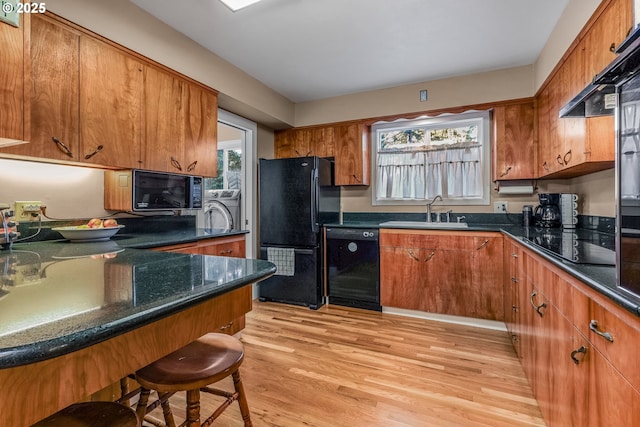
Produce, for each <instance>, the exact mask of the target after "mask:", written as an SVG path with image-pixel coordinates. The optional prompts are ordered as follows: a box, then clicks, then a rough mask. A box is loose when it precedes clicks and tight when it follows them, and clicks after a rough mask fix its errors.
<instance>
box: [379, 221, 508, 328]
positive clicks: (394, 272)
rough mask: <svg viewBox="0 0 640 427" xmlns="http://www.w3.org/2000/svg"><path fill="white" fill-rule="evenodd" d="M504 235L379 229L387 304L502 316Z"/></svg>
mask: <svg viewBox="0 0 640 427" xmlns="http://www.w3.org/2000/svg"><path fill="white" fill-rule="evenodd" d="M502 258H503V256H502V235H501V234H500V233H490V232H459V233H458V232H451V231H444V232H443V231H425V230H398V229H381V230H380V300H381V304H382V305H383V306H386V307H397V308H404V309H410V310H421V311H427V312H432V313H438V314H449V315H456V316H467V317H475V318H481V319H489V320H503V319H504V307H503V298H502V292H503V289H502V282H501V277H502V264H503V259H502Z"/></svg>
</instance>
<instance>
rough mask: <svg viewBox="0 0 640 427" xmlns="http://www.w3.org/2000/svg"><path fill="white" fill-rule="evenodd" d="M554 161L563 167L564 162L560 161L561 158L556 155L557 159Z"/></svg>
mask: <svg viewBox="0 0 640 427" xmlns="http://www.w3.org/2000/svg"><path fill="white" fill-rule="evenodd" d="M556 161H557V162H558V164H560V165H562V166H564V162H563V161H562V156H561V155H560V154H558V157H556Z"/></svg>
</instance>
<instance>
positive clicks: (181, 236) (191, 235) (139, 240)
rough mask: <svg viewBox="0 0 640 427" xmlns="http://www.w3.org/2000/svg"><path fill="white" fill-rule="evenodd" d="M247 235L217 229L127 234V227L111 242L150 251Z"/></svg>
mask: <svg viewBox="0 0 640 427" xmlns="http://www.w3.org/2000/svg"><path fill="white" fill-rule="evenodd" d="M247 233H248V231H244V230H227V229H217V228H214V229H204V228H191V229H176V230H171V229H168V230H166V231H156V232H153V233H140V232H127V228H126V227H125V228H123V229H122V230H120V232H119V233H118V234H116V235H115V236H113V237H112V238H111V240H112V241H114V242H116V243H117V244H118V245H119V246H121V247H123V248H136V249H149V248H154V247H158V246H166V245H178V244H182V243H190V242H197V241H198V240H204V239H211V238H215V237H229V236H238V235H243V234H247Z"/></svg>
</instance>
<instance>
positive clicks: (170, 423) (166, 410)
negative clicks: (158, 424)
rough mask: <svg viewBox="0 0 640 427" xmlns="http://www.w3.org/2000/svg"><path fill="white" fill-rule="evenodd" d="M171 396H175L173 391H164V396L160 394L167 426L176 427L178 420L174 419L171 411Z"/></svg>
mask: <svg viewBox="0 0 640 427" xmlns="http://www.w3.org/2000/svg"><path fill="white" fill-rule="evenodd" d="M171 396H173V393H164V394H163V395H162V396H158V398H159V399H160V402H161V405H162V415H163V416H164V422H165V423H167V426H166V427H176V421H175V420H174V419H173V412H171V406H170V405H169V397H171Z"/></svg>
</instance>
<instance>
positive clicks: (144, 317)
mask: <svg viewBox="0 0 640 427" xmlns="http://www.w3.org/2000/svg"><path fill="white" fill-rule="evenodd" d="M195 256H203V257H204V255H195ZM275 272H276V266H275V265H274V264H271V266H270V267H269V268H266V269H263V270H260V271H259V272H256V273H252V274H248V275H247V276H245V277H242V278H241V279H237V280H234V281H231V282H229V283H228V284H227V285H226V286H224V287H223V288H216V289H215V290H212V291H209V292H204V293H199V294H192V295H188V296H186V297H185V298H183V299H181V300H180V301H177V302H173V303H171V304H167V305H164V306H160V307H155V308H154V309H152V310H149V311H143V312H140V313H138V314H136V315H135V316H133V317H131V318H128V319H126V320H125V321H123V322H122V323H119V324H117V325H113V324H110V323H107V324H103V325H100V326H98V327H95V328H92V329H87V330H85V331H83V333H84V335H86V336H87V337H90V339H89V338H84V339H77V337H75V338H74V339H73V340H69V337H60V338H56V339H53V340H46V341H40V342H36V343H32V344H28V345H23V346H19V347H8V348H3V349H2V350H1V351H0V369H6V368H14V367H18V366H23V365H28V364H32V363H37V362H42V361H45V360H49V359H53V358H56V357H59V356H63V355H65V354H68V353H72V352H75V351H78V350H82V349H84V348H87V347H90V346H92V345H95V344H99V343H101V342H104V341H107V340H109V339H111V338H114V337H116V336H119V335H122V334H125V333H127V332H130V331H132V330H135V329H137V328H140V327H143V326H146V325H148V324H150V323H153V322H156V321H158V320H161V319H163V318H166V317H168V316H171V315H173V314H175V313H178V312H180V311H182V310H185V309H187V308H189V307H193V306H194V305H197V304H199V303H202V302H204V301H207V300H210V299H212V298H215V297H217V296H220V295H223V294H225V293H227V292H231V291H233V290H235V289H238V288H241V287H243V286H247V285H250V284H251V283H254V282H258V281H260V280H263V279H265V278H267V277H270V276H272V275H273V274H274V273H275Z"/></svg>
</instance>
